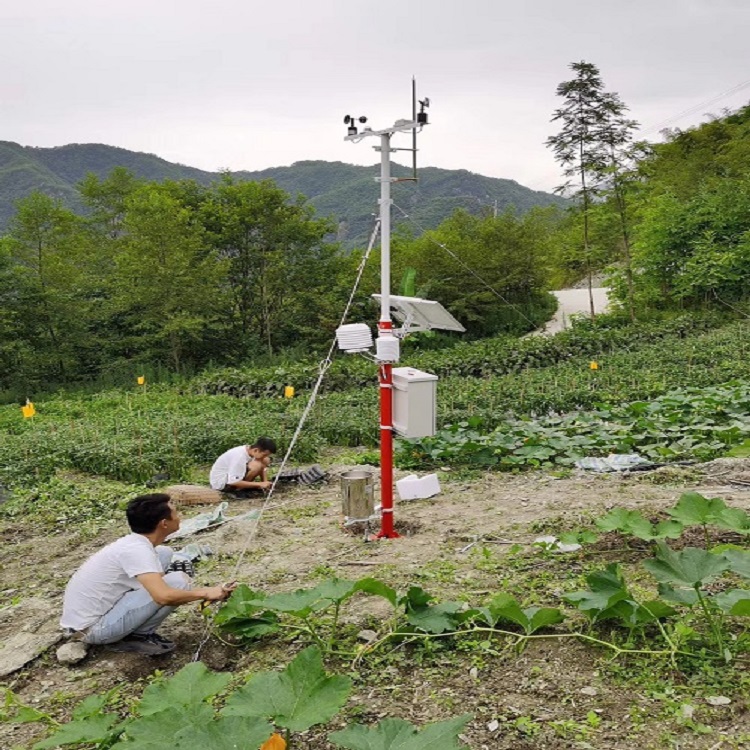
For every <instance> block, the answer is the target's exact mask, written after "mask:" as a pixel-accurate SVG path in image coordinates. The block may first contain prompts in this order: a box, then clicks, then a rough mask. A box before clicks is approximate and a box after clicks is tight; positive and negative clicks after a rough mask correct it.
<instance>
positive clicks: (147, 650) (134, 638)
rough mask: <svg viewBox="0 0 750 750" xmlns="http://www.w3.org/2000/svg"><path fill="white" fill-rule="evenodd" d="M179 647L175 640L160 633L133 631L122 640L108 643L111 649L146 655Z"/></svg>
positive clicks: (160, 653)
mask: <svg viewBox="0 0 750 750" xmlns="http://www.w3.org/2000/svg"><path fill="white" fill-rule="evenodd" d="M176 648H177V644H176V643H175V642H174V641H170V640H168V639H167V638H164V637H163V636H160V635H159V634H158V633H148V634H147V635H144V634H141V633H131V634H130V635H128V636H126V637H125V638H123V639H122V640H121V641H117V642H115V643H109V644H107V649H108V650H109V651H118V652H124V653H135V654H144V655H145V656H162V655H163V654H169V653H171V652H172V651H174V650H175V649H176Z"/></svg>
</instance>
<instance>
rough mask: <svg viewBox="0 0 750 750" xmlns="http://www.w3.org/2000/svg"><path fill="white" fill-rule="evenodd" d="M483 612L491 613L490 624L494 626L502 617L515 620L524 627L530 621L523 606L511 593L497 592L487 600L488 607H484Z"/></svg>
mask: <svg viewBox="0 0 750 750" xmlns="http://www.w3.org/2000/svg"><path fill="white" fill-rule="evenodd" d="M482 612H486V613H488V614H489V615H490V616H489V618H488V624H489V625H491V626H494V625H495V624H496V623H497V622H498V621H499V620H501V619H502V620H509V621H510V622H514V623H516V625H520V626H521V627H522V628H524V629H525V628H526V626H527V625H528V623H529V618H528V617H526V615H525V614H524V612H523V610H522V609H521V606H520V605H519V604H518V602H517V601H516V600H515V598H514V597H512V596H511V595H510V594H505V593H500V594H496V595H495V596H493V597H492V599H490V601H489V602H487V606H486V608H485V607H483V608H482Z"/></svg>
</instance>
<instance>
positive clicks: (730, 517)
mask: <svg viewBox="0 0 750 750" xmlns="http://www.w3.org/2000/svg"><path fill="white" fill-rule="evenodd" d="M716 525H717V526H721V528H722V529H731V530H732V531H736V532H738V533H739V534H750V514H748V512H747V511H746V510H743V509H742V508H725V509H724V510H723V511H722V512H721V513H720V515H719V517H718V518H717V519H716Z"/></svg>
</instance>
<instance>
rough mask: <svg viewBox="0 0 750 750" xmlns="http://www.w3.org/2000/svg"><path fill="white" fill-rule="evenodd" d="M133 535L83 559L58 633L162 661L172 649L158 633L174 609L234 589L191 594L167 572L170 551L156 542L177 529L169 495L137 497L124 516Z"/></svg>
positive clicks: (183, 578) (187, 584)
mask: <svg viewBox="0 0 750 750" xmlns="http://www.w3.org/2000/svg"><path fill="white" fill-rule="evenodd" d="M126 515H127V519H128V525H129V526H130V529H131V531H132V533H131V534H128V535H127V536H124V537H122V538H120V539H118V540H117V541H115V542H112V543H111V544H108V545H107V546H106V547H104V548H103V549H101V550H99V552H97V553H95V554H94V555H92V556H91V557H89V559H88V560H86V562H84V563H83V565H82V566H81V567H80V568H79V569H78V570H77V571H76V572H75V573H74V574H73V577H72V578H71V579H70V581H69V582H68V585H67V587H66V589H65V597H64V599H63V613H62V618H61V620H60V625H61V626H62V627H63V628H64V629H66V630H67V631H68V632H69V633H70V634H72V635H77V636H78V637H79V638H80V639H81V640H82V641H83V642H84V643H87V644H91V645H100V644H108V645H109V648H110V649H111V650H115V651H134V652H136V653H141V654H147V655H149V656H160V655H161V654H168V653H169V652H170V651H174V649H175V644H174V642H172V641H170V640H167V639H166V638H164V637H163V636H160V635H159V634H158V633H157V632H156V630H157V628H158V627H159V626H160V625H161V623H162V622H163V621H164V620H165V619H166V617H167V616H168V615H170V614H171V613H172V612H173V611H174V608H175V607H178V606H179V605H181V604H188V603H190V602H197V601H210V602H215V601H222V600H224V599H226V598H227V597H228V596H229V595H230V594H231V592H232V591H233V589H234V588H235V585H236V584H224V585H223V586H222V585H218V586H207V587H201V588H193V587H192V586H193V581H192V579H191V578H190V576H188V575H187V573H184V572H181V571H172V572H169V573H167V572H166V571H167V569H168V568H169V565H170V563H171V560H172V555H173V552H172V550H171V549H170V548H169V547H167V546H164V545H162V542H163V541H164V540H165V539H166V538H167V537H168V536H169V535H170V534H172V533H174V532H175V531H177V529H179V528H180V514H179V513H178V511H177V509H176V508H175V506H174V504H173V503H172V500H171V498H170V497H169V495H166V494H164V493H154V494H151V495H141V496H140V497H136V498H135V499H133V500H131V501H130V502H129V503H128V507H127V510H126Z"/></svg>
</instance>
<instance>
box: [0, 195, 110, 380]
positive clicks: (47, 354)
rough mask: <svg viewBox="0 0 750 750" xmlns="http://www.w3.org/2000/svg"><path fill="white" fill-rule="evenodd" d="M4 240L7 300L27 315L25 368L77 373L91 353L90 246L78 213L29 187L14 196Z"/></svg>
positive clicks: (42, 374)
mask: <svg viewBox="0 0 750 750" xmlns="http://www.w3.org/2000/svg"><path fill="white" fill-rule="evenodd" d="M4 244H5V247H6V252H7V253H9V255H10V258H11V261H12V263H13V266H14V270H13V273H14V274H15V277H16V279H17V280H18V294H17V295H16V297H15V298H14V301H13V306H14V307H15V310H16V314H17V315H21V316H22V317H23V318H24V319H28V321H29V322H27V323H26V324H24V326H23V328H24V334H23V335H24V339H25V340H24V345H25V346H26V347H28V352H29V354H28V357H26V358H25V359H26V363H27V365H26V367H25V368H24V369H25V371H26V372H29V371H30V369H32V368H31V367H30V365H31V362H33V363H35V366H36V373H37V374H36V376H37V377H38V378H39V379H41V380H44V379H49V378H53V379H58V380H59V379H65V378H67V377H69V376H78V375H80V374H82V370H88V368H89V367H90V364H91V360H92V359H94V360H95V359H96V358H97V354H96V346H95V345H93V343H92V341H91V340H90V338H89V334H90V327H89V324H90V321H91V305H92V299H91V294H90V291H91V284H90V282H91V274H90V273H89V271H90V267H91V257H90V253H91V246H90V245H89V243H88V242H86V238H85V233H84V232H83V227H82V221H81V219H80V218H79V217H77V216H75V215H74V214H73V213H71V212H70V211H68V210H67V209H65V208H63V207H62V205H61V204H60V203H59V202H58V201H55V200H53V199H52V198H50V197H49V196H46V195H43V194H42V193H39V192H35V193H32V194H31V195H29V196H28V197H26V198H24V199H22V200H21V201H19V202H18V204H17V213H16V215H15V217H14V219H13V221H12V222H11V226H10V231H9V233H8V235H7V237H6V238H5V240H4Z"/></svg>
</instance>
